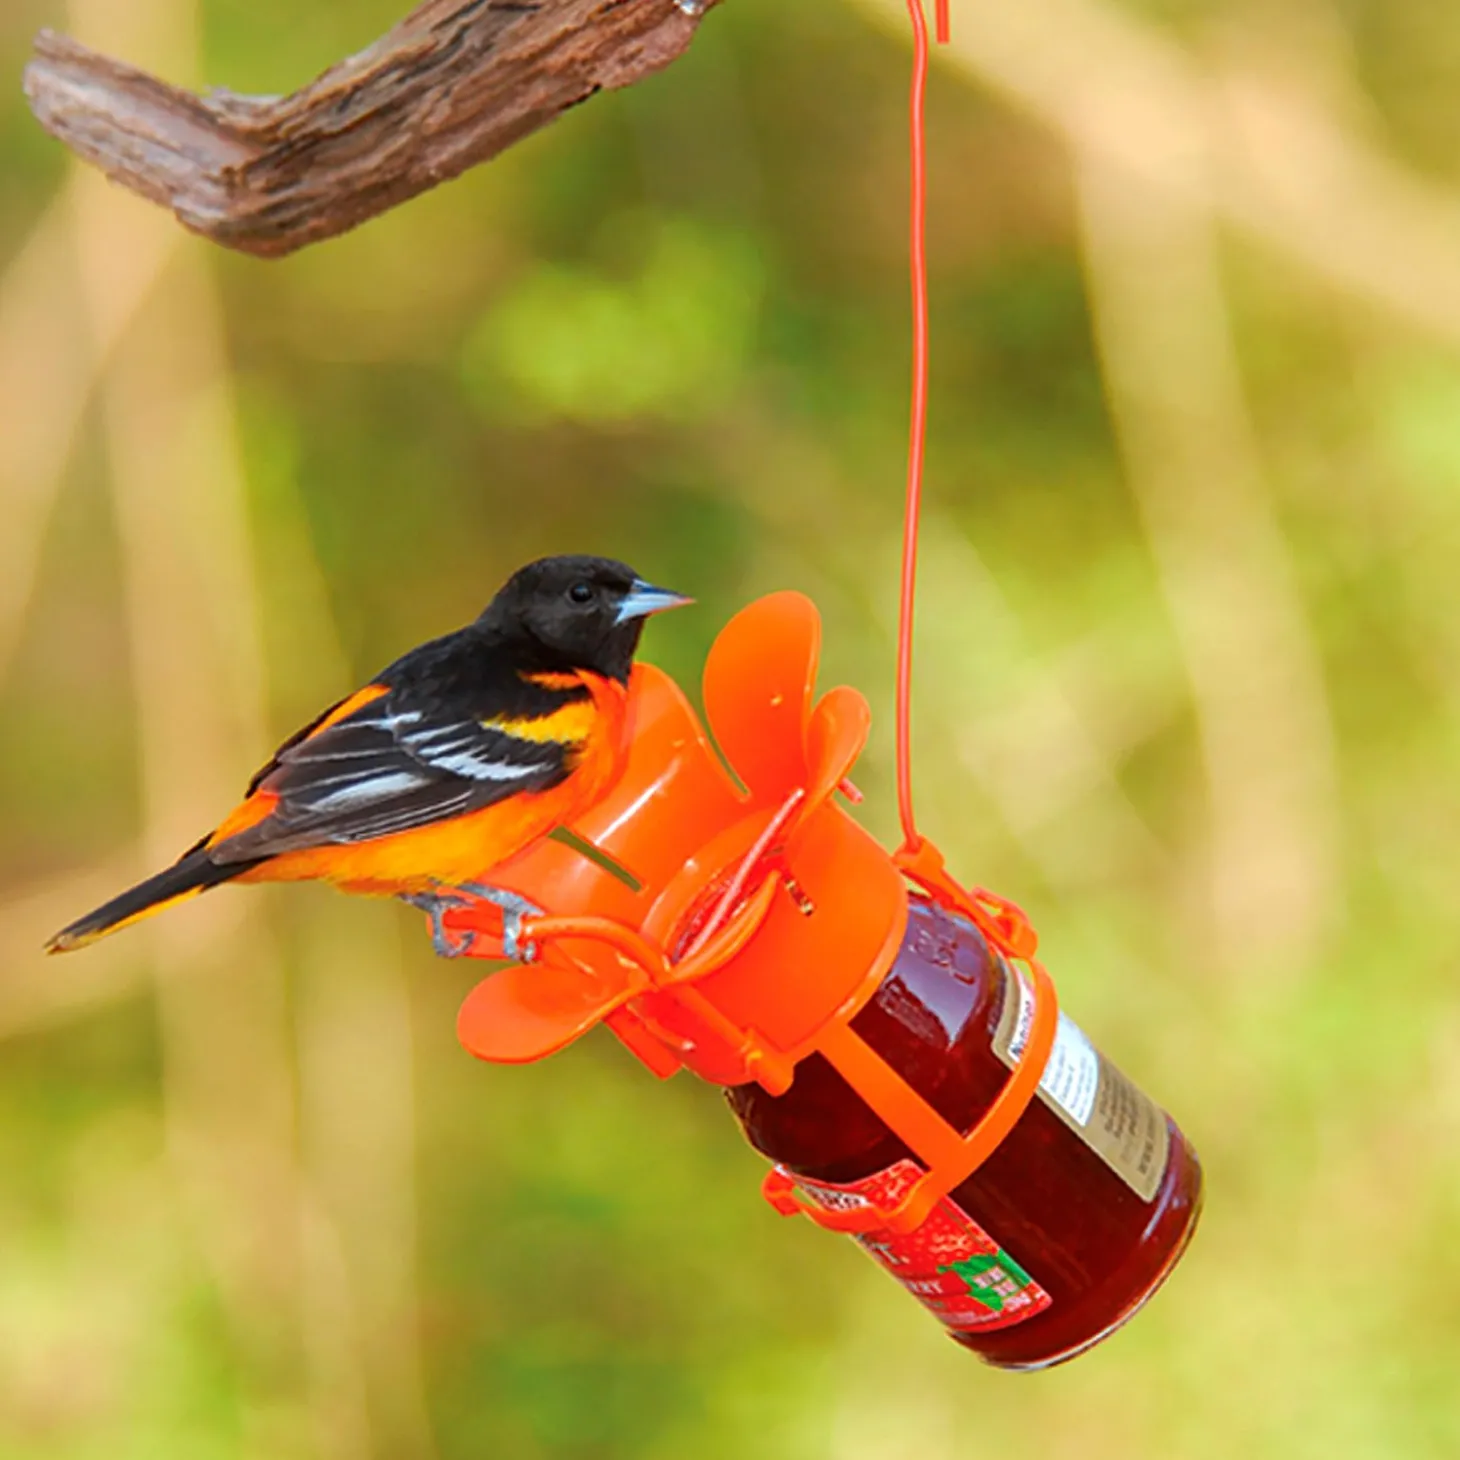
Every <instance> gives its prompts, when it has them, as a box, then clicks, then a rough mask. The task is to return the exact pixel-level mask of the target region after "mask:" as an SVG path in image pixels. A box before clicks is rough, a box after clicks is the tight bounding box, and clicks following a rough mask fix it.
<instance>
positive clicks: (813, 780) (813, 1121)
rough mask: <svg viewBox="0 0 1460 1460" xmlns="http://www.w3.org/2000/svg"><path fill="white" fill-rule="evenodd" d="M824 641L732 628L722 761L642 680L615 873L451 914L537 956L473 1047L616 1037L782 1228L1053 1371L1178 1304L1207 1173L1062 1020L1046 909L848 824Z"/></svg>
mask: <svg viewBox="0 0 1460 1460" xmlns="http://www.w3.org/2000/svg"><path fill="white" fill-rule="evenodd" d="M819 646H820V619H819V617H818V615H817V612H816V609H815V607H814V606H813V605H812V603H811V602H810V601H809V600H808V599H806V598H804V597H803V596H801V595H799V594H795V593H778V594H773V595H771V596H769V597H767V598H762V599H760V600H759V601H757V602H755V603H753V604H751V605H750V606H749V607H748V608H746V609H744V610H743V611H742V612H741V613H739V614H738V615H737V616H736V617H735V618H734V619H732V620H731V622H730V623H729V624H728V625H727V626H726V628H725V629H724V630H723V632H722V633H721V634H720V636H719V638H718V640H717V641H716V643H715V645H714V647H713V649H712V650H711V652H710V655H709V658H708V661H707V663H706V666H705V673H704V704H705V713H706V717H707V719H708V721H709V726H710V729H711V730H712V731H713V735H714V741H713V742H712V741H711V738H710V735H709V734H708V733H707V732H706V730H705V728H704V727H703V726H702V725H701V724H700V722H699V720H698V717H697V716H696V714H695V712H694V710H693V709H692V707H691V706H690V704H689V702H688V701H687V699H686V698H685V696H684V694H683V693H682V691H681V690H680V689H679V687H678V686H677V685H676V684H675V683H674V681H673V680H672V679H670V678H669V677H668V676H667V675H665V674H664V673H662V672H661V671H659V670H657V669H655V668H653V667H651V666H647V665H639V666H637V667H636V668H635V670H634V673H633V678H632V681H631V685H630V691H629V716H630V722H629V723H630V733H631V737H632V739H631V748H630V751H629V756H628V762H627V766H626V769H625V771H624V774H623V775H622V777H621V779H620V780H619V781H618V782H617V784H616V786H615V787H614V789H613V790H612V792H611V793H610V794H609V795H608V796H607V798H606V799H604V800H603V801H601V802H600V803H599V804H597V805H596V806H595V807H594V808H593V809H592V810H591V811H590V812H589V813H588V814H587V815H585V816H584V817H583V818H582V819H581V820H580V821H579V822H578V823H577V824H576V825H575V826H574V827H573V828H572V831H573V832H574V833H575V835H576V837H577V838H578V839H580V841H581V842H582V843H584V844H586V845H587V847H588V848H589V849H591V850H592V851H593V855H592V856H589V855H585V852H584V850H583V849H580V848H575V847H574V846H571V845H567V844H564V843H560V842H558V841H552V840H550V841H546V842H541V843H539V844H537V845H536V846H535V847H533V848H531V849H530V850H528V851H527V852H525V853H523V854H521V855H519V856H518V857H516V858H515V859H513V860H512V861H510V862H506V863H503V864H501V865H500V866H498V867H495V868H493V869H492V873H491V879H490V880H491V882H492V884H493V886H494V887H495V888H497V889H500V890H501V891H502V892H503V893H506V894H508V898H507V900H508V901H509V902H511V901H514V900H520V903H521V905H522V906H525V907H530V908H533V909H536V910H538V911H535V912H533V913H532V914H531V915H529V916H527V917H526V918H525V919H524V920H522V921H521V923H520V926H519V925H517V921H516V919H515V918H513V917H512V916H511V915H509V916H508V919H507V926H505V927H504V922H503V915H502V913H501V911H500V909H499V908H498V907H495V906H493V905H491V904H487V903H475V904H472V905H469V906H467V907H463V908H458V909H453V910H451V911H449V912H448V913H447V914H446V917H445V925H446V928H447V930H448V932H449V933H450V934H451V935H452V936H454V937H456V938H458V939H459V940H460V941H461V943H462V945H463V947H464V950H465V951H469V952H470V953H471V954H472V955H473V956H476V957H485V958H500V957H502V956H503V954H504V952H505V951H506V946H505V945H509V944H510V945H511V946H512V948H513V951H515V952H517V953H518V954H519V956H521V957H524V958H526V959H527V960H529V961H524V962H518V963H514V964H511V965H509V966H508V967H506V968H503V969H501V970H500V971H498V972H494V973H492V974H490V975H489V976H488V977H487V978H486V979H485V980H483V981H482V982H481V983H480V984H479V985H478V986H477V987H476V988H475V989H474V990H473V991H472V993H471V994H470V995H469V996H468V997H467V999H466V1001H465V1003H464V1005H463V1007H462V1010H461V1014H460V1018H459V1021H458V1033H459V1035H460V1038H461V1041H462V1043H463V1044H464V1045H465V1047H466V1048H467V1049H468V1050H469V1051H470V1052H471V1053H472V1054H474V1055H477V1056H478V1057H479V1058H481V1059H484V1060H490V1061H493V1062H497V1063H505V1064H519V1063H526V1062H530V1061H534V1060H538V1059H542V1058H544V1057H545V1056H548V1055H550V1054H553V1053H554V1052H556V1051H557V1050H560V1049H562V1048H563V1047H564V1046H566V1045H568V1044H570V1043H572V1041H574V1040H575V1039H577V1038H579V1037H580V1036H581V1035H583V1034H584V1033H586V1032H587V1031H588V1030H589V1029H591V1028H593V1027H594V1026H595V1025H597V1024H599V1023H602V1024H606V1025H607V1026H608V1028H609V1029H610V1030H611V1031H612V1032H613V1033H614V1034H615V1035H616V1036H617V1037H618V1038H619V1039H620V1040H621V1041H622V1042H623V1044H624V1045H625V1046H627V1048H628V1049H629V1050H630V1051H631V1052H632V1053H633V1054H634V1055H635V1056H636V1057H637V1058H638V1059H640V1060H641V1061H642V1062H643V1063H644V1064H645V1065H647V1066H648V1068H649V1069H650V1070H652V1071H653V1072H654V1073H655V1074H656V1075H658V1076H660V1077H664V1078H667V1077H669V1076H671V1075H673V1074H675V1073H676V1072H677V1071H679V1070H681V1069H688V1070H690V1071H692V1072H693V1073H695V1074H696V1075H698V1076H700V1077H701V1078H703V1079H706V1080H709V1081H712V1082H714V1083H716V1084H719V1085H722V1086H725V1087H726V1088H727V1091H728V1094H729V1098H730V1103H731V1106H732V1108H733V1109H734V1110H735V1112H736V1114H737V1115H738V1116H739V1117H740V1119H741V1121H742V1125H743V1127H744V1129H745V1131H746V1133H747V1135H748V1136H749V1138H750V1139H751V1141H752V1143H753V1144H755V1145H756V1146H757V1147H758V1148H759V1149H760V1150H762V1151H763V1152H764V1153H765V1154H766V1155H767V1156H769V1157H770V1158H771V1160H772V1162H773V1163H774V1164H773V1165H772V1167H771V1169H770V1170H769V1172H768V1174H767V1176H766V1179H765V1183H764V1188H763V1189H764V1194H765V1197H766V1199H767V1200H768V1201H769V1202H770V1204H771V1205H772V1206H773V1207H774V1208H775V1210H776V1211H778V1212H781V1213H783V1214H785V1215H795V1214H801V1215H804V1216H805V1217H806V1218H808V1219H809V1220H811V1221H813V1222H815V1223H816V1224H817V1225H819V1226H821V1227H825V1228H827V1229H829V1230H831V1231H836V1232H842V1233H847V1234H849V1235H851V1236H852V1237H853V1238H854V1239H855V1240H856V1241H857V1242H858V1243H859V1244H860V1245H861V1246H862V1247H863V1248H864V1249H865V1250H866V1251H867V1252H869V1253H870V1254H871V1255H872V1256H873V1257H874V1258H875V1259H876V1260H877V1261H878V1262H880V1263H881V1264H882V1265H883V1266H884V1267H885V1268H886V1269H888V1270H889V1271H890V1272H891V1273H892V1275H893V1276H894V1277H896V1278H897V1279H898V1280H899V1281H901V1282H902V1283H903V1284H904V1286H905V1287H906V1288H907V1289H908V1290H909V1291H910V1292H911V1293H912V1294H913V1295H914V1296H915V1297H917V1298H918V1299H919V1300H920V1301H921V1302H922V1303H924V1304H925V1305H926V1306H927V1307H928V1308H929V1309H930V1310H931V1311H932V1312H933V1313H934V1314H935V1315H936V1316H937V1317H938V1318H939V1319H940V1320H941V1321H942V1323H943V1324H944V1325H945V1327H946V1328H947V1329H948V1331H949V1332H950V1333H951V1334H952V1335H953V1337H954V1338H956V1339H957V1340H958V1341H959V1342H960V1343H963V1344H965V1345H966V1346H968V1347H969V1348H971V1349H973V1350H975V1351H976V1352H978V1353H979V1354H980V1355H981V1356H983V1357H984V1358H985V1359H987V1360H988V1361H989V1362H991V1363H994V1364H998V1365H1000V1366H1003V1367H1010V1368H1037V1367H1042V1366H1044V1365H1047V1364H1051V1363H1055V1362H1058V1361H1060V1360H1062V1359H1065V1358H1069V1357H1071V1356H1073V1355H1074V1354H1076V1353H1078V1352H1080V1351H1082V1350H1083V1349H1085V1348H1087V1347H1089V1346H1090V1345H1091V1344H1093V1343H1095V1342H1097V1341H1098V1340H1099V1339H1100V1338H1102V1337H1104V1336H1105V1335H1106V1334H1108V1333H1109V1332H1111V1331H1112V1330H1113V1329H1114V1328H1116V1327H1118V1326H1119V1325H1120V1324H1121V1323H1122V1322H1124V1321H1125V1319H1127V1318H1128V1317H1129V1316H1130V1315H1131V1314H1132V1313H1133V1312H1135V1310H1136V1309H1137V1308H1138V1307H1139V1306H1140V1305H1141V1304H1142V1303H1143V1302H1144V1301H1145V1300H1146V1299H1147V1298H1148V1297H1149V1296H1150V1294H1151V1293H1152V1292H1153V1291H1154V1290H1155V1288H1156V1287H1157V1286H1159V1284H1160V1282H1161V1281H1162V1279H1163V1278H1164V1277H1165V1275H1166V1274H1167V1273H1168V1272H1169V1271H1170V1269H1171V1267H1172V1266H1173V1265H1174V1264H1175V1262H1176V1260H1177V1258H1178V1257H1179V1256H1180V1254H1181V1252H1182V1250H1183V1249H1184V1247H1185V1244H1186V1242H1187V1240H1188V1239H1189V1237H1190V1234H1191V1231H1192V1228H1193V1226H1194V1224H1195V1221H1196V1217H1197V1211H1198V1208H1199V1199H1200V1180H1201V1178H1200V1167H1199V1165H1198V1163H1197V1160H1196V1157H1195V1155H1194V1153H1193V1151H1192V1150H1191V1147H1190V1146H1189V1144H1188V1143H1187V1142H1186V1140H1185V1138H1184V1137H1183V1136H1182V1134H1181V1132H1180V1130H1179V1129H1178V1128H1177V1127H1176V1125H1175V1124H1174V1122H1172V1121H1171V1120H1170V1118H1169V1117H1168V1116H1166V1115H1165V1113H1164V1112H1163V1111H1162V1110H1160V1108H1159V1107H1157V1106H1156V1105H1155V1104H1154V1103H1153V1102H1152V1101H1150V1100H1149V1099H1148V1098H1147V1097H1146V1096H1145V1095H1144V1094H1142V1093H1141V1092H1140V1091H1139V1090H1138V1089H1137V1088H1136V1087H1135V1086H1134V1085H1132V1084H1131V1083H1130V1082H1129V1081H1128V1080H1126V1079H1125V1077H1124V1076H1122V1075H1121V1074H1120V1073H1119V1071H1117V1070H1116V1069H1115V1068H1114V1067H1113V1066H1112V1065H1111V1064H1110V1063H1109V1062H1108V1061H1107V1060H1105V1058H1104V1057H1103V1056H1102V1055H1101V1054H1100V1053H1099V1052H1098V1051H1097V1050H1096V1049H1095V1048H1094V1047H1093V1046H1092V1045H1091V1044H1090V1042H1089V1040H1088V1039H1086V1038H1085V1036H1084V1035H1083V1034H1082V1033H1081V1032H1080V1030H1079V1029H1078V1028H1077V1027H1076V1026H1075V1025H1074V1024H1072V1023H1071V1022H1070V1021H1069V1020H1068V1019H1067V1018H1066V1016H1064V1015H1063V1014H1061V1013H1060V1012H1059V1010H1058V1007H1057V1003H1056V995H1055V990H1054V986H1053V984H1052V983H1051V981H1050V979H1049V977H1048V975H1047V974H1046V972H1045V970H1044V969H1043V967H1042V966H1041V965H1040V964H1039V962H1038V961H1037V960H1036V957H1035V953H1036V938H1035V935H1034V932H1033V929H1032V928H1031V927H1030V925H1029V923H1028V921H1027V919H1026V918H1025V917H1024V915H1023V914H1022V913H1021V912H1020V910H1019V909H1018V908H1017V907H1016V906H1014V905H1013V904H1012V903H1010V902H1007V901H1005V900H1004V899H1002V898H998V897H996V896H994V895H993V894H991V893H988V892H985V891H982V890H971V891H970V890H966V889H965V888H963V887H962V886H960V885H959V884H958V883H957V882H956V881H955V880H954V879H953V878H952V877H951V876H950V875H949V874H948V872H947V870H946V868H945V867H944V863H943V859H942V857H941V856H940V855H939V853H938V852H937V850H936V849H935V848H934V847H933V845H932V844H931V843H930V842H928V841H927V840H926V839H923V838H920V839H919V841H918V842H917V844H915V845H911V844H910V845H908V846H905V847H904V848H903V849H902V850H901V851H900V852H898V853H897V854H895V855H890V854H889V853H888V852H886V851H885V850H884V849H883V848H882V847H881V846H880V845H879V843H878V842H877V841H876V840H874V839H873V838H872V837H871V836H870V835H869V834H868V833H867V832H866V831H865V830H863V829H862V828H861V827H860V826H859V825H858V824H857V822H856V821H855V820H854V819H853V818H852V817H851V816H850V815H849V814H848V812H847V811H846V809H845V808H844V807H843V806H842V805H841V804H839V799H838V798H839V795H840V796H841V797H842V798H843V799H845V796H846V795H848V794H850V795H854V794H855V793H854V792H852V790H851V787H850V785H849V783H848V781H847V776H848V773H849V772H850V771H851V769H852V766H853V764H854V762H855V760H856V758H857V756H858V754H859V753H860V751H861V750H862V748H863V745H864V744H865V742H866V738H867V733H868V729H869V727H870V723H871V715H870V712H869V710H868V707H867V703H866V701H865V700H864V699H863V697H862V696H861V695H860V694H859V693H858V692H857V691H855V690H853V689H850V688H847V687H845V686H843V687H838V688H835V689H832V690H830V691H828V692H827V693H826V694H824V695H822V696H821V697H820V698H819V699H818V698H817V697H816V694H815V679H816V666H817V658H818V651H819ZM717 746H718V753H717V749H716V747H717ZM722 756H723V760H722V759H721V757H722Z"/></svg>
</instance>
